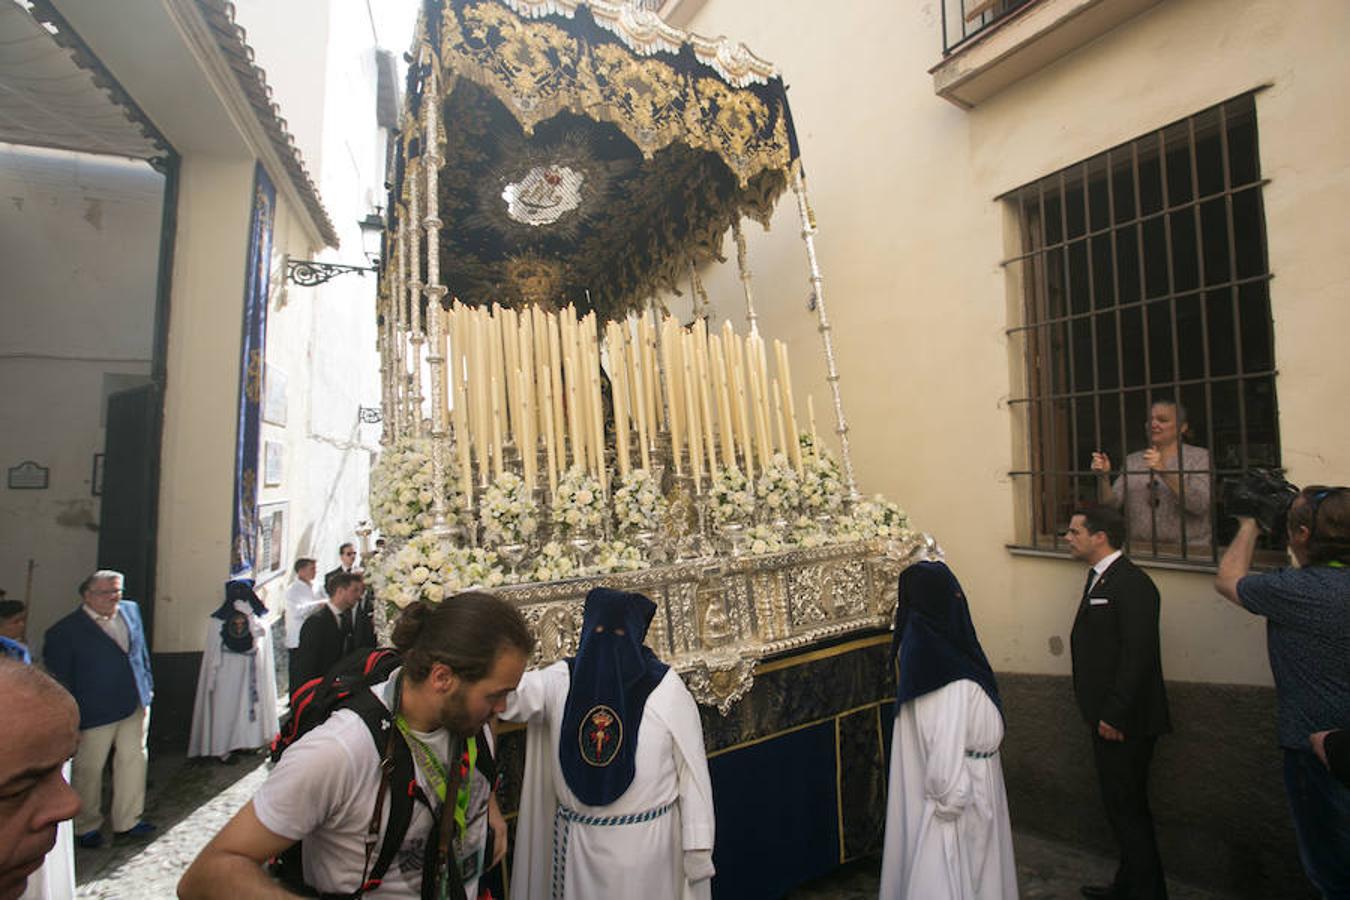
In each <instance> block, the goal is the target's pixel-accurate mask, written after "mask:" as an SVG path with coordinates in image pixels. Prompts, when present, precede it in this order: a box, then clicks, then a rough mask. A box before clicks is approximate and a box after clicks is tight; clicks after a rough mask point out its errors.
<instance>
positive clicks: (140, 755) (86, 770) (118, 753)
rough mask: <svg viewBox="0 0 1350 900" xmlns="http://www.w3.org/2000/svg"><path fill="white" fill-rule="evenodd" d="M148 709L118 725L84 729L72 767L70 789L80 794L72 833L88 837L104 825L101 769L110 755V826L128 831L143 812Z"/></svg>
mask: <svg viewBox="0 0 1350 900" xmlns="http://www.w3.org/2000/svg"><path fill="white" fill-rule="evenodd" d="M149 724H150V710H149V709H147V708H146V707H144V706H138V707H137V708H136V711H135V712H134V713H132V714H131V715H129V716H127V717H126V718H125V719H122V720H120V721H117V722H109V723H108V724H107V725H99V726H98V727H96V728H86V729H84V730H82V731H81V732H80V745H79V747H78V748H76V750H75V759H74V760H73V763H72V766H71V775H72V777H71V779H70V786H71V787H73V788H74V789H75V793H77V794H79V795H80V811H79V813H78V814H77V815H76V816H75V833H76V834H87V833H88V832H90V831H95V830H97V829H99V828H100V827H102V825H103V812H102V809H101V807H102V804H103V767H104V766H105V765H106V764H107V762H108V754H109V753H110V752H111V753H112V755H113V792H112V816H111V818H112V827H113V831H129V830H130V829H131V828H132V827H133V826H134V825H135V824H136V823H137V822H139V821H140V820H141V813H143V812H144V811H145V765H146V762H147V760H148V759H149V755H148V754H147V753H146V750H145V737H146V732H147V730H148V726H149Z"/></svg>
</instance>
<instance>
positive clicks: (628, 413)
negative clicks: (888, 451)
mask: <svg viewBox="0 0 1350 900" xmlns="http://www.w3.org/2000/svg"><path fill="white" fill-rule="evenodd" d="M433 308H434V307H433ZM440 314H441V315H442V316H443V321H442V325H443V327H442V328H441V333H442V336H443V338H442V339H443V340H444V341H445V344H444V345H443V346H442V347H441V348H440V349H441V353H442V354H443V356H444V358H445V360H446V366H445V368H444V372H445V386H446V390H445V391H444V392H443V395H444V397H445V406H446V409H445V411H444V412H445V417H446V420H448V421H449V422H450V423H451V424H452V426H453V428H454V432H455V435H456V441H455V443H456V448H455V450H456V459H455V468H456V469H457V470H458V472H457V474H458V478H459V484H460V490H461V492H462V493H463V494H464V499H465V502H466V503H469V504H472V502H473V497H474V490H475V485H474V480H473V473H474V471H475V462H476V468H477V472H478V475H479V484H478V487H480V488H481V487H482V486H484V485H486V484H487V482H488V480H489V474H491V476H492V477H500V476H501V474H502V473H503V471H505V469H506V462H505V450H504V448H505V447H506V446H508V445H514V446H515V447H516V448H519V450H520V460H521V474H522V477H523V478H524V481H525V484H526V487H527V488H528V489H529V490H531V491H532V490H534V489H535V487H536V485H537V484H538V483H539V481H540V480H541V479H547V483H548V486H549V490H550V493H552V492H554V491H556V490H557V487H558V480H559V479H560V478H561V477H562V474H563V473H564V472H565V471H566V470H567V468H568V467H569V466H579V467H580V468H582V469H583V470H584V471H586V472H588V473H589V474H591V475H593V476H595V477H596V478H597V479H599V481H600V484H601V489H602V490H603V491H604V492H605V493H606V494H607V493H608V492H609V483H608V480H609V473H608V469H607V466H606V445H605V400H604V397H603V392H602V390H601V374H600V373H601V370H602V367H603V369H604V371H605V373H606V374H607V375H608V377H609V382H610V397H609V405H610V410H609V411H610V413H611V414H612V417H613V422H614V423H615V426H616V427H615V428H614V444H615V446H614V451H615V461H616V465H617V467H618V470H619V474H620V476H621V477H622V476H626V475H627V474H628V473H629V471H630V470H631V468H632V466H633V465H635V464H637V465H640V466H641V467H642V468H644V469H650V468H651V465H652V454H653V453H654V451H655V450H656V447H657V435H658V434H659V433H661V432H669V435H670V440H671V448H672V453H671V457H672V464H673V466H674V469H675V473H676V474H677V475H684V474H686V470H687V474H688V475H689V476H690V477H691V478H692V480H693V482H694V485H695V488H696V489H701V488H702V487H703V485H704V484H705V483H707V482H708V480H709V479H711V478H712V477H713V476H714V474H715V473H716V472H717V471H718V470H719V469H722V468H730V467H737V468H739V469H740V470H741V471H742V472H743V473H745V474H746V475H747V476H750V477H752V478H753V477H754V476H755V474H756V472H763V471H764V470H765V469H766V468H767V467H768V466H769V465H770V462H771V460H772V458H773V457H774V455H775V454H777V453H783V454H785V455H786V457H787V458H788V460H789V462H790V463H791V465H792V466H793V467H794V468H796V469H797V471H798V473H800V472H801V470H802V455H801V447H800V444H799V442H798V441H797V439H796V435H797V434H798V426H797V417H796V405H795V402H794V396H793V389H792V374H791V368H790V366H789V363H788V356H787V348H786V346H785V345H784V344H783V342H782V341H774V342H773V347H772V355H773V358H774V365H773V368H774V370H775V372H774V376H773V377H771V376H770V365H769V359H768V357H769V353H768V348H767V347H766V345H765V342H764V340H763V338H761V337H760V335H759V334H758V332H757V331H755V330H752V331H751V333H750V334H748V335H744V336H742V335H738V334H736V333H735V331H734V330H733V329H732V327H731V323H730V322H726V323H724V325H723V327H722V329H721V330H720V332H717V331H714V332H713V333H711V334H710V333H708V330H707V326H706V323H705V322H704V321H703V320H697V321H695V323H694V324H693V326H691V327H685V326H682V325H681V324H680V323H679V322H677V321H676V320H675V319H673V318H671V317H669V316H666V317H663V318H658V317H657V316H656V315H655V314H653V315H652V316H650V317H647V316H632V317H630V318H628V319H626V320H623V321H617V322H607V323H605V324H604V326H603V328H601V327H599V326H598V324H597V320H596V317H595V313H594V312H590V313H587V314H585V315H578V313H577V311H576V310H575V309H574V308H573V307H572V306H567V307H565V308H564V309H562V310H559V311H558V312H546V311H544V310H542V309H541V308H540V307H538V306H530V307H527V308H526V309H524V310H515V309H511V308H508V307H501V306H495V305H494V306H491V307H472V306H465V305H463V304H459V303H452V304H451V305H450V306H449V308H448V309H447V310H442V311H441V313H440ZM602 339H603V340H602ZM807 407H808V412H809V418H810V428H811V433H812V436H813V438H814V436H815V411H814V408H813V404H812V402H811V398H810V397H809V396H808V397H807ZM634 438H635V439H636V445H637V446H636V447H634V446H633V443H634ZM541 451H542V456H543V461H544V472H543V473H542V475H541V473H540V472H539V462H540V460H539V456H540V455H541Z"/></svg>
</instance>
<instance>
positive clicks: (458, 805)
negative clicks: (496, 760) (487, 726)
mask: <svg viewBox="0 0 1350 900" xmlns="http://www.w3.org/2000/svg"><path fill="white" fill-rule="evenodd" d="M394 721H395V722H396V723H397V724H398V730H399V731H400V732H402V734H403V737H404V738H406V739H407V742H408V749H409V750H410V751H412V755H413V759H415V760H416V761H417V765H418V768H420V769H421V770H422V774H423V775H425V776H426V779H427V781H429V782H431V787H432V789H433V790H434V791H435V792H436V798H437V799H438V800H440V801H441V804H442V805H444V804H445V794H446V790H447V788H448V786H449V783H450V775H449V773H448V772H446V770H445V764H444V763H442V762H441V760H440V757H438V756H437V755H436V753H435V751H433V750H432V749H431V748H430V747H428V746H427V745H426V743H424V742H423V741H422V739H421V738H419V737H418V736H417V735H415V734H413V733H412V729H410V728H409V727H408V722H407V720H406V719H404V718H403V714H402V713H399V714H398V716H397V717H396V718H395V720H394ZM477 765H478V742H477V740H476V739H475V738H469V739H468V741H467V742H466V749H465V752H464V758H462V759H461V761H460V783H459V791H458V792H456V794H455V824H456V825H458V826H459V833H460V834H463V833H464V831H465V829H466V828H467V827H468V815H469V793H470V790H469V789H470V781H471V780H472V778H473V772H474V770H475V768H477Z"/></svg>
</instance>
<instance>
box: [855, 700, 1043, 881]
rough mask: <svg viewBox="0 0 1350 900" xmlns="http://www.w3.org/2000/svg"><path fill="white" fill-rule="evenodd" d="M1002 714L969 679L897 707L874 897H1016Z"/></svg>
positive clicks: (1015, 872) (1015, 873)
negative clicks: (882, 846) (980, 755)
mask: <svg viewBox="0 0 1350 900" xmlns="http://www.w3.org/2000/svg"><path fill="white" fill-rule="evenodd" d="M1002 740H1003V719H1002V717H1001V716H1000V715H999V713H998V708H997V707H996V706H994V704H993V702H992V701H991V700H990V699H989V696H988V695H987V694H985V692H984V690H983V689H981V688H980V686H979V685H978V684H976V683H975V682H973V681H970V680H968V679H962V680H960V681H954V682H952V683H951V684H948V685H946V686H945V687H942V688H940V689H938V690H936V691H933V692H931V693H928V694H924V695H923V696H922V697H918V698H916V699H914V700H911V701H910V702H908V703H906V704H904V705H903V706H902V707H901V708H900V713H899V715H897V716H896V717H895V730H894V737H893V742H892V744H891V776H890V796H889V798H888V799H887V803H886V845H885V849H884V851H883V853H882V862H881V900H1016V897H1017V867H1016V865H1015V864H1014V862H1013V847H1012V828H1011V826H1010V825H1009V824H1008V796H1007V792H1006V791H1005V790H1004V787H1003V766H1002V764H1001V762H1000V760H999V756H998V754H997V753H995V754H994V755H992V756H989V757H985V758H976V757H972V756H970V755H968V754H967V752H966V751H971V752H973V753H989V752H991V751H995V750H997V749H998V746H999V744H1000V743H1001V742H1002Z"/></svg>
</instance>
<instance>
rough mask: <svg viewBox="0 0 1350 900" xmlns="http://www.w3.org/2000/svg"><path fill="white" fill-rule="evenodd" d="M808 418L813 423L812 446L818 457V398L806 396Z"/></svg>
mask: <svg viewBox="0 0 1350 900" xmlns="http://www.w3.org/2000/svg"><path fill="white" fill-rule="evenodd" d="M806 416H807V418H808V419H810V421H811V446H812V448H813V449H814V452H815V454H816V456H817V457H819V456H820V437H819V436H818V435H817V434H816V398H815V397H813V396H811V395H810V394H807V395H806Z"/></svg>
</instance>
